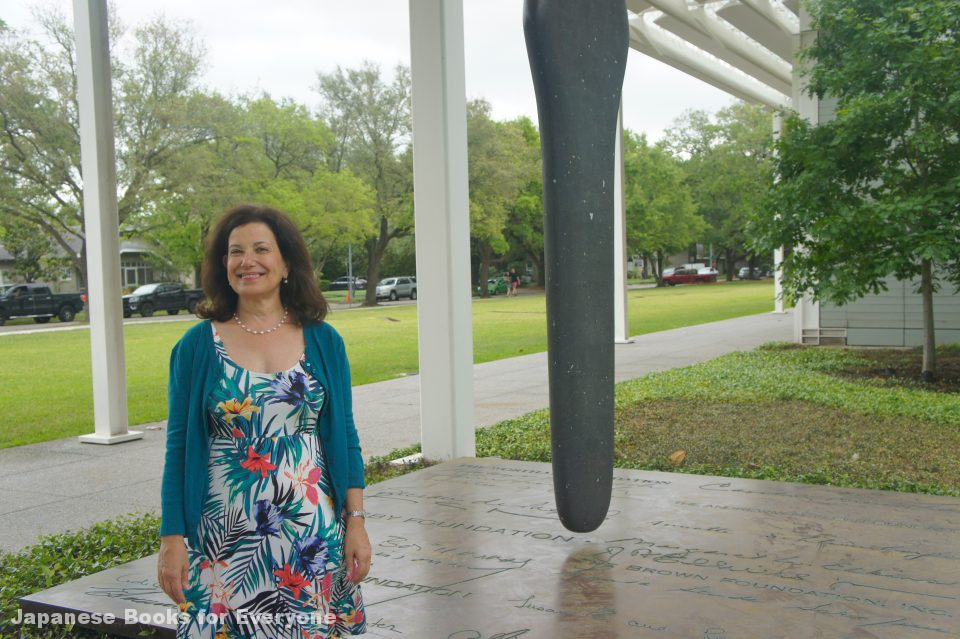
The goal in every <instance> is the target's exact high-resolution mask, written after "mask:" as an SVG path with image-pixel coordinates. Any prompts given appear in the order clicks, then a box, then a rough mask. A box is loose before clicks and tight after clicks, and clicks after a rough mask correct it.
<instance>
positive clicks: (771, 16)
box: [627, 0, 800, 109]
mask: <svg viewBox="0 0 960 639" xmlns="http://www.w3.org/2000/svg"><path fill="white" fill-rule="evenodd" d="M797 4H798V3H797V2H796V0H793V1H791V2H781V1H780V0H699V1H696V0H692V1H691V0H628V1H627V8H628V11H629V12H630V46H631V47H632V48H633V49H636V50H637V51H639V52H641V53H643V54H645V55H648V56H650V57H652V58H655V59H657V60H660V61H661V62H663V63H665V64H669V65H670V66H672V67H674V68H676V69H679V70H680V71H683V72H684V73H686V74H688V75H692V76H693V77H695V78H699V79H701V80H703V81H704V82H706V83H708V84H711V85H713V86H715V87H717V88H718V89H721V90H722V91H726V92H727V93H730V94H731V95H734V96H736V97H738V98H740V99H742V100H745V101H747V102H751V103H755V104H763V105H766V106H768V107H771V108H773V109H784V108H789V107H791V106H792V102H793V93H794V92H793V86H794V75H793V62H794V50H795V42H794V41H795V37H794V36H797V35H798V34H799V32H800V18H799V16H798V13H797V12H798V8H797Z"/></svg>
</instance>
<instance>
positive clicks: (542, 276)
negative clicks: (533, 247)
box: [527, 252, 547, 286]
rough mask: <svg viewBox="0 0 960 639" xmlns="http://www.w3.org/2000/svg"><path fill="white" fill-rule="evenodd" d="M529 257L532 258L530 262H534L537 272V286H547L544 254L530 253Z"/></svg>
mask: <svg viewBox="0 0 960 639" xmlns="http://www.w3.org/2000/svg"><path fill="white" fill-rule="evenodd" d="M527 255H529V256H530V261H532V262H533V267H534V269H535V270H536V280H537V284H539V285H540V286H546V285H547V274H546V272H545V271H544V270H543V253H539V254H537V253H531V252H528V253H527Z"/></svg>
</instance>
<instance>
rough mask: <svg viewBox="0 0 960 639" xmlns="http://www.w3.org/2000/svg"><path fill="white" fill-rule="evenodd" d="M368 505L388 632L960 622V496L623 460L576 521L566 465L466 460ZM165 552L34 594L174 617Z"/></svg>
mask: <svg viewBox="0 0 960 639" xmlns="http://www.w3.org/2000/svg"><path fill="white" fill-rule="evenodd" d="M366 508H367V509H368V510H369V511H370V516H369V519H368V524H367V528H368V530H369V532H370V537H371V540H372V543H373V547H374V565H373V569H372V571H371V574H370V575H369V576H368V577H367V578H366V580H365V582H364V585H363V594H364V600H365V607H366V614H367V620H368V633H367V634H368V636H371V637H393V638H394V639H398V638H403V637H417V638H427V639H493V638H497V639H518V638H520V637H523V638H524V639H534V638H537V639H539V638H543V639H555V638H558V637H559V638H571V639H573V638H577V639H585V638H620V637H624V638H634V637H636V638H648V637H660V638H663V639H671V638H676V639H807V638H809V639H813V638H829V639H912V638H914V637H916V638H928V637H956V636H960V544H958V542H957V539H958V538H960V537H958V535H960V499H952V498H946V497H934V496H927V495H912V494H904V493H890V492H882V491H866V490H851V489H838V488H830V487H823V486H811V485H800V484H786V483H779V482H764V481H756V480H744V479H730V478H721V477H707V476H696V475H684V474H671V473H656V472H646V471H625V470H617V471H615V478H614V494H613V499H612V503H611V508H610V511H609V515H608V517H607V519H606V521H605V522H604V523H603V525H602V526H601V527H600V528H599V529H597V530H596V531H594V532H591V533H588V534H577V533H572V532H569V531H567V530H565V529H564V528H563V527H562V526H561V524H560V523H559V522H558V520H557V518H556V512H555V510H554V500H553V480H552V473H551V469H550V466H549V464H539V463H532V462H515V461H506V460H500V459H479V460H474V459H464V460H456V461H453V462H448V463H444V464H440V465H438V466H434V467H431V468H428V469H425V470H422V471H419V472H416V473H412V474H409V475H405V476H403V477H398V478H396V479H392V480H389V481H386V482H382V483H379V484H376V485H373V486H371V487H369V488H368V490H367V492H366ZM155 561H156V559H155V557H152V558H146V559H144V560H141V561H140V562H139V563H136V564H134V565H131V566H127V567H124V568H123V569H117V570H114V571H106V572H104V573H101V574H99V575H96V576H94V577H90V578H86V579H84V580H78V581H77V582H73V583H72V584H67V585H64V586H60V587H58V588H55V589H52V590H49V591H45V592H43V593H39V594H36V595H33V596H31V597H30V602H29V603H27V604H24V605H25V609H26V607H29V608H30V609H32V610H36V609H46V610H53V609H61V610H63V609H72V610H91V611H92V610H99V611H106V610H108V609H113V610H118V609H123V608H133V609H136V610H137V611H138V613H139V614H156V613H161V614H162V613H163V611H164V609H165V608H164V606H163V605H162V603H160V602H162V594H161V595H159V597H161V599H160V601H158V600H157V598H158V594H157V593H158V590H159V589H158V588H157V587H156V581H155ZM135 629H136V628H133V627H132V626H131V627H129V628H126V627H124V628H121V630H123V631H125V632H126V631H131V632H132V630H135ZM166 632H167V633H169V632H170V626H168V627H167V629H166ZM131 636H132V634H131ZM167 636H169V634H168V635H167Z"/></svg>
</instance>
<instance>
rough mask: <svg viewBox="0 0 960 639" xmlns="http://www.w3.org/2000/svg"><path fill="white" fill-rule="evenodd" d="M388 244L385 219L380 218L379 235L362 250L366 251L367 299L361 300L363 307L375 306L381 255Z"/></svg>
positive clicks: (365, 243)
mask: <svg viewBox="0 0 960 639" xmlns="http://www.w3.org/2000/svg"><path fill="white" fill-rule="evenodd" d="M389 242H390V232H389V229H388V228H387V218H386V217H385V216H382V217H381V218H380V235H379V236H377V237H375V238H373V239H371V240H367V241H366V242H364V248H365V249H366V250H367V299H365V300H363V305H364V306H376V305H377V282H379V281H380V262H381V261H382V260H383V254H384V253H385V252H386V250H387V244H388V243H389Z"/></svg>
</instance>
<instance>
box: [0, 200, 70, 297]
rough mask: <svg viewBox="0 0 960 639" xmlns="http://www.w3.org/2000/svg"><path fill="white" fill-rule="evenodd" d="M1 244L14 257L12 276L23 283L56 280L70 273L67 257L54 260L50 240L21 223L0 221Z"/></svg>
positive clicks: (35, 229) (39, 230)
mask: <svg viewBox="0 0 960 639" xmlns="http://www.w3.org/2000/svg"><path fill="white" fill-rule="evenodd" d="M7 217H8V218H9V216H7ZM11 222H12V223H11ZM0 244H2V245H3V248H5V249H6V250H7V252H8V253H10V255H12V256H13V258H14V262H13V274H14V275H15V276H16V277H18V278H20V279H22V280H23V281H24V282H43V281H52V280H59V279H60V278H61V277H62V276H63V275H64V274H69V273H70V271H69V267H70V260H69V258H65V257H56V250H55V248H54V246H53V245H52V244H51V242H50V238H49V237H47V235H46V234H45V233H43V231H42V230H41V229H39V228H36V227H34V228H31V227H30V226H29V225H28V224H24V223H23V222H22V221H20V220H11V219H7V220H6V221H3V220H0Z"/></svg>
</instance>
